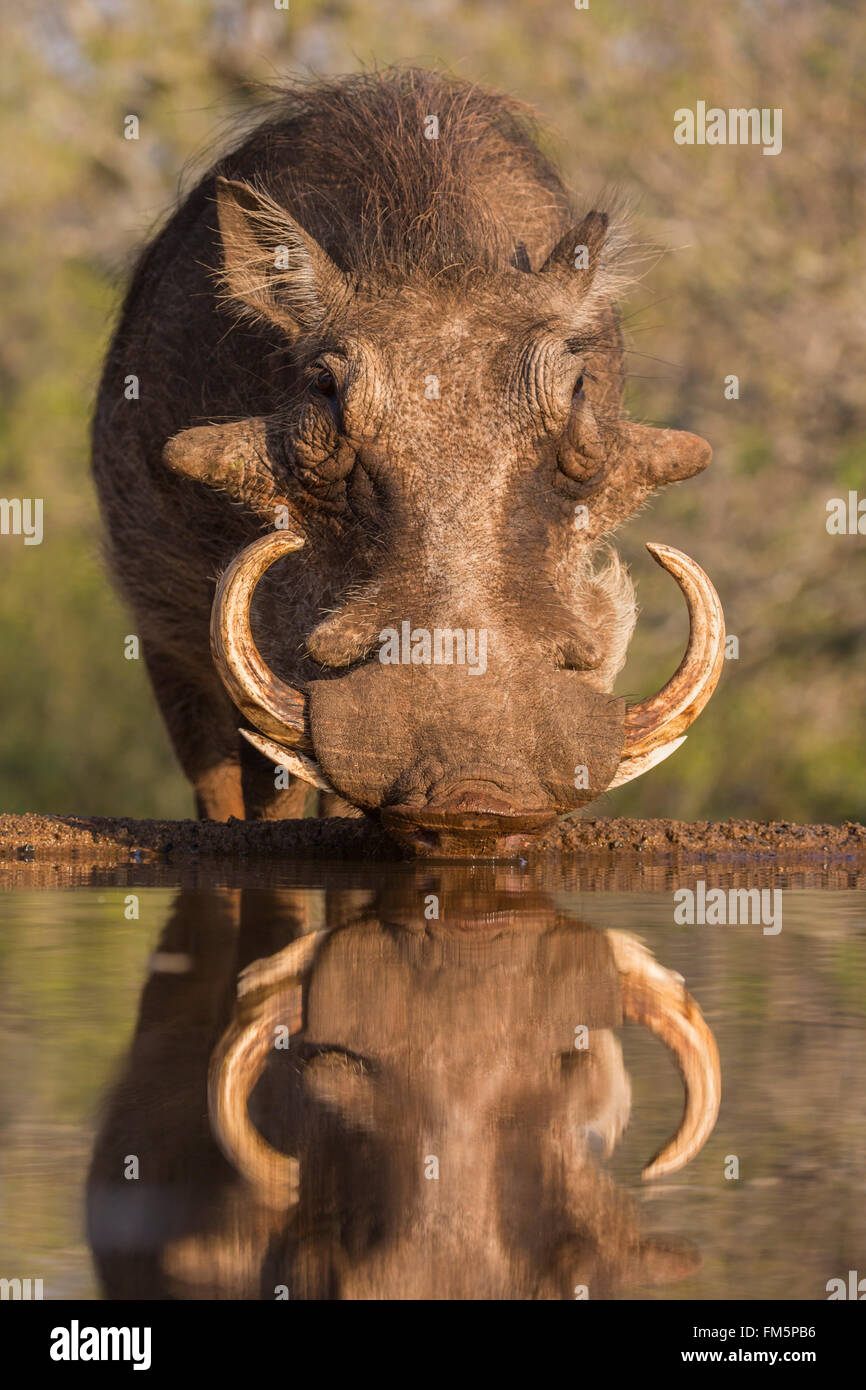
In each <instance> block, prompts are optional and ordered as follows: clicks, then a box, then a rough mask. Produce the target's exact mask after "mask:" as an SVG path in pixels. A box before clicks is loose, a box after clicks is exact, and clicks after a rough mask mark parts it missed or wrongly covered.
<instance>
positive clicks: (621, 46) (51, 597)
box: [0, 0, 866, 820]
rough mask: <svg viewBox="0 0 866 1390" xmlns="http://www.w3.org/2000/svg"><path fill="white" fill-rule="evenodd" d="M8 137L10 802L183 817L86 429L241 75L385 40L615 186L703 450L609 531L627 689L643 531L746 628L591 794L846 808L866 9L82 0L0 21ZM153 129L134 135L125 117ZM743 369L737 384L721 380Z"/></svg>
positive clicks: (861, 672) (654, 623) (849, 808)
mask: <svg viewBox="0 0 866 1390" xmlns="http://www.w3.org/2000/svg"><path fill="white" fill-rule="evenodd" d="M9 11H10V13H9V14H8V15H7V18H6V24H5V37H6V42H5V48H6V52H5V57H6V60H7V61H6V71H7V76H6V81H5V84H4V93H3V106H2V110H0V138H2V144H3V149H4V152H5V162H6V179H5V181H4V184H3V186H2V190H0V193H2V210H0V226H2V233H3V235H2V239H0V244H2V252H0V283H2V285H3V290H4V304H5V309H6V313H5V320H4V335H3V341H2V343H0V389H2V394H3V400H4V405H3V410H2V416H0V495H3V496H16V495H24V496H42V497H44V499H45V509H46V531H45V540H44V543H43V544H42V546H39V547H29V548H25V547H23V545H22V542H21V540H20V538H12V537H0V630H2V632H3V638H4V640H3V642H2V647H0V684H2V688H3V691H4V697H5V707H4V714H5V717H4V720H3V725H2V730H0V806H2V808H3V809H6V810H24V809H28V810H38V811H55V812H59V811H79V812H84V811H90V812H97V811H98V812H103V813H112V814H123V813H126V814H167V815H178V814H183V813H187V812H188V811H189V809H190V806H191V801H190V796H189V793H188V790H187V789H186V787H185V784H184V782H183V779H182V777H181V776H180V774H179V772H178V771H177V769H176V768H175V766H174V764H173V760H172V757H171V754H170V751H169V749H168V745H167V740H166V737H165V735H164V733H163V731H162V728H161V725H160V722H159V719H158V716H157V715H156V712H155V709H154V706H153V702H152V699H151V697H150V695H149V691H148V688H147V681H146V677H145V673H144V670H143V667H142V665H141V663H136V662H127V661H124V659H123V640H122V639H123V637H124V635H125V633H126V632H127V631H128V630H129V627H130V620H129V618H128V617H126V616H125V615H124V613H123V610H122V608H121V607H120V605H119V604H118V602H117V600H116V599H115V598H114V597H113V595H112V593H111V591H110V588H109V585H108V581H107V579H106V578H105V577H104V575H103V573H102V571H101V569H100V566H99V558H98V553H99V543H98V525H97V519H96V511H95V506H94V501H93V495H92V489H91V485H90V481H89V478H88V472H87V427H88V416H89V412H90V407H91V401H92V397H93V392H94V388H95V383H96V380H97V376H98V371H99V362H100V357H101V354H102V352H103V350H104V346H105V343H106V339H107V334H108V331H109V324H110V318H111V313H112V312H113V308H114V306H115V305H116V303H117V302H118V299H119V296H120V292H121V287H122V282H123V279H124V274H125V267H126V266H127V265H128V263H129V261H130V259H131V257H132V255H133V253H134V250H135V248H136V246H137V245H138V244H140V242H141V241H142V239H143V238H144V237H145V235H146V234H147V232H148V231H149V229H150V228H152V226H153V225H154V224H155V223H156V222H158V220H159V219H160V217H162V216H163V215H164V213H165V211H166V209H167V208H168V207H169V206H170V205H171V203H172V201H173V199H174V197H175V195H176V191H177V186H178V179H179V176H180V175H181V173H182V172H184V180H185V181H186V182H188V181H189V179H190V178H191V177H192V176H193V175H194V174H195V173H196V172H197V171H198V170H200V169H201V168H203V167H204V166H205V165H206V163H207V162H208V151H211V150H213V148H214V147H218V146H219V144H220V138H221V136H220V133H221V131H222V132H225V130H226V125H227V121H228V119H229V117H231V116H232V115H234V114H237V113H238V112H243V111H244V110H245V109H246V108H248V107H249V106H250V104H251V103H252V101H253V99H254V95H253V92H252V90H251V88H250V86H249V80H250V79H252V80H258V81H273V80H275V79H277V78H278V77H279V75H280V74H281V73H295V72H298V71H303V70H308V69H310V68H312V69H316V70H319V71H322V72H333V71H346V70H351V69H353V68H355V67H357V65H358V63H359V62H369V61H371V60H373V59H374V58H375V60H376V61H378V62H380V63H387V62H392V61H418V62H428V63H434V62H441V63H444V64H446V65H448V66H450V67H452V68H454V69H455V70H456V71H458V72H460V73H462V74H463V75H465V76H469V77H473V78H477V79H479V80H481V81H483V82H486V83H488V84H490V85H493V86H497V87H501V88H504V89H506V90H509V91H511V92H513V93H515V94H517V95H519V96H521V97H523V98H525V99H526V100H528V101H529V102H531V103H532V104H534V105H535V106H536V107H537V108H538V110H539V113H540V115H541V117H542V119H543V120H544V121H545V122H546V123H547V124H549V125H550V126H551V128H552V130H553V132H554V134H553V137H552V149H553V152H554V153H555V154H556V156H557V157H558V158H559V159H560V161H561V163H562V165H563V167H564V169H565V171H566V173H567V175H568V177H569V179H570V181H571V182H572V184H573V186H574V188H575V189H576V191H577V195H578V200H579V202H580V203H581V204H583V205H587V204H589V203H590V202H591V201H593V200H595V199H596V198H597V197H599V196H600V194H601V191H602V190H604V189H608V190H609V189H611V188H615V189H619V190H621V191H622V193H623V194H624V195H625V196H626V198H627V199H628V201H630V202H631V203H632V204H633V205H634V207H635V213H634V217H633V225H634V231H635V234H636V237H637V240H638V242H639V243H640V244H641V245H645V246H647V247H650V248H653V247H656V248H659V249H660V251H661V252H662V253H663V254H661V255H660V257H655V256H653V255H651V256H650V257H649V260H648V261H646V262H644V264H643V266H642V268H641V275H642V278H641V279H640V280H639V282H638V283H637V284H636V286H635V288H634V291H633V293H632V295H631V297H630V302H629V303H628V304H626V305H625V312H626V314H627V316H628V318H627V331H628V338H629V346H630V349H631V355H630V358H629V366H630V370H631V372H632V386H631V396H630V399H631V403H632V406H633V408H634V410H635V412H636V413H637V414H640V415H642V416H644V417H645V418H648V419H651V420H654V421H658V422H663V423H666V424H670V425H683V426H686V427H690V428H694V429H696V430H698V431H699V432H700V433H702V434H704V435H705V436H706V437H707V438H709V439H710V440H711V442H712V443H713V445H714V448H715V460H714V464H713V466H712V468H711V470H710V471H709V472H708V473H707V474H706V475H705V476H704V477H703V478H701V479H700V480H698V481H695V482H691V483H688V484H687V485H686V487H685V488H683V489H674V490H670V491H669V493H668V494H667V495H666V496H665V497H663V498H660V499H659V500H658V501H657V502H656V503H655V505H654V508H653V511H652V512H651V513H646V514H644V515H642V516H640V517H639V518H637V519H636V520H635V521H634V522H632V523H631V525H630V526H629V527H628V528H627V529H626V530H625V531H624V532H623V534H622V536H621V537H620V542H621V545H622V548H623V550H624V552H625V554H626V556H627V558H629V560H631V561H632V562H633V564H634V568H635V574H636V577H637V578H638V579H639V581H640V597H641V603H642V606H643V609H644V617H643V620H642V624H641V628H640V631H639V634H638V636H637V638H636V641H635V644H634V646H633V649H632V654H631V656H630V660H629V664H628V667H627V669H626V671H625V673H624V675H623V679H622V687H621V688H622V689H623V691H625V690H629V691H630V692H633V693H642V692H643V691H645V690H648V689H649V688H650V687H651V686H652V685H653V683H654V682H656V681H658V680H660V679H664V678H665V677H666V675H667V674H669V672H670V670H671V669H672V663H674V664H675V662H676V659H677V656H678V643H679V641H680V640H681V636H682V629H681V626H680V620H681V614H680V612H679V599H678V596H677V594H676V592H674V591H672V586H671V583H670V581H669V580H665V579H664V578H663V577H661V576H659V577H658V578H657V577H656V576H655V575H654V574H650V572H649V571H650V569H651V566H650V565H649V562H648V561H647V560H646V558H645V556H644V553H643V550H642V543H643V541H644V540H647V539H661V540H665V541H667V542H669V543H671V544H674V545H680V546H681V547H682V548H684V549H686V550H688V551H689V552H690V553H692V554H693V555H694V557H695V558H696V559H697V560H698V561H699V562H700V563H701V564H703V565H704V567H705V568H706V569H707V571H708V573H709V574H710V575H711V577H712V578H713V580H714V581H715V582H716V584H717V587H718V588H719V591H720V593H721V595H722V599H723V602H724V604H725V609H726V614H727V618H728V624H729V629H730V630H731V631H732V632H734V633H735V634H736V635H737V636H738V637H739V640H740V657H739V660H738V661H737V662H731V663H730V669H729V670H728V671H727V672H726V676H725V680H724V682H723V685H722V688H721V690H720V691H719V694H718V695H717V696H716V699H715V700H714V701H713V703H712V705H711V706H710V708H709V709H708V711H707V713H706V714H705V715H704V716H703V717H702V719H701V721H700V723H699V724H698V725H697V726H696V728H695V730H694V732H693V734H692V735H691V737H690V740H689V743H688V745H687V746H686V748H685V749H683V750H682V751H681V752H680V753H679V754H678V755H677V757H676V758H675V759H674V760H673V761H672V762H671V763H670V764H669V765H666V766H664V767H662V768H660V769H659V770H658V771H656V772H655V773H654V774H653V775H652V777H649V778H645V779H643V780H641V781H640V782H638V783H637V784H635V785H634V786H633V787H628V788H625V789H624V790H623V791H621V792H617V793H615V794H613V795H612V796H611V797H610V798H609V802H610V807H611V809H614V810H622V811H628V812H639V813H642V814H674V815H700V816H724V815H730V814H733V815H754V816H759V815H768V816H777V817H786V818H789V819H790V818H793V817H794V816H797V817H802V818H805V819H813V818H828V819H833V820H836V819H839V818H842V817H845V816H852V817H857V816H860V817H862V816H863V815H864V809H866V808H864V793H863V790H862V784H860V785H858V779H857V776H856V761H857V755H858V754H862V710H863V707H864V702H866V638H864V620H863V611H864V610H863V592H864V581H866V559H864V556H866V546H864V542H863V540H862V538H858V537H838V536H829V535H828V534H827V532H826V529H825V526H824V520H825V506H826V502H827V500H828V498H830V497H832V496H835V495H840V493H841V491H842V490H843V489H848V488H855V489H856V488H858V487H859V488H860V489H861V495H862V494H864V493H866V484H864V471H863V438H864V433H866V419H864V415H866V409H864V400H863V393H862V380H863V377H864V372H866V361H864V357H866V354H864V337H863V331H862V313H861V312H860V310H859V307H858V302H857V288H856V287H857V286H858V284H859V283H862V269H863V265H862V261H863V239H862V234H861V229H862V226H863V220H864V219H863V203H864V187H866V185H864V183H863V180H862V178H861V177H860V173H859V168H858V165H857V160H858V159H859V153H858V151H859V148H860V143H861V142H860V137H859V133H858V132H860V131H862V128H863V105H864V100H866V96H864V93H866V89H864V87H863V84H862V80H861V77H860V74H861V73H862V70H863V66H864V62H863V60H864V39H866V11H863V10H862V8H861V9H860V10H857V9H856V8H853V7H849V6H846V5H842V4H838V5H837V4H830V3H825V4H823V5H818V6H805V5H802V4H800V3H797V2H796V0H770V3H767V4H765V5H762V6H760V7H758V6H754V5H752V4H750V3H747V0H733V3H732V4H730V5H726V6H723V7H720V8H710V9H707V7H706V6H696V7H695V6H693V7H691V8H690V7H688V6H684V5H682V4H681V3H679V0H648V3H644V4H638V3H636V0H629V3H627V4H625V5H619V6H616V7H607V6H604V5H601V4H598V5H596V4H592V5H591V6H590V8H589V9H588V10H581V11H577V10H575V9H574V8H573V7H572V6H570V5H569V4H568V3H567V0H564V3H562V4H560V5H557V6H551V5H550V4H548V3H541V0H514V3H511V4H508V5H505V4H502V3H500V2H499V0H486V2H485V3H480V4H473V5H468V4H464V5H459V4H457V3H455V2H454V0H431V3H430V4H429V5H424V6H407V5H404V4H403V5H397V4H394V3H388V4H385V5H380V6H374V7H369V6H367V7H361V8H359V7H356V6H349V5H348V4H343V3H342V2H341V0H337V2H336V3H335V2H334V0H292V3H291V8H290V9H289V10H288V11H284V10H276V9H274V8H273V7H269V5H268V3H267V0H255V3H253V2H252V0H248V2H247V3H243V2H242V0H232V3H223V0H189V3H185V4H183V5H177V4H174V3H170V0H146V3H135V4H134V3H132V0H118V3H115V4H112V5H111V6H104V5H99V6H97V5H93V4H91V3H89V0H70V3H68V4H66V5H64V6H63V7H61V8H60V9H56V8H52V9H49V8H48V7H47V6H38V7H35V8H34V7H26V9H25V10H22V9H21V7H17V6H16V7H14V10H13V7H11V5H10V6H9ZM698 100H705V101H707V103H708V104H710V105H712V104H718V105H721V106H724V107H729V106H742V105H745V106H758V107H762V106H770V107H781V108H782V110H783V113H784V127H783V129H784V148H783V151H782V153H781V154H780V155H778V156H777V157H765V156H763V155H762V154H761V152H760V149H759V148H756V147H748V146H745V147H743V146H740V147H706V146H704V147H699V146H694V147H689V146H677V145H675V144H674V141H673V125H674V120H673V116H674V111H675V110H676V109H677V108H678V107H681V106H688V107H691V108H694V106H695V104H696V102H697V101H698ZM129 114H134V115H136V116H138V118H139V120H140V123H141V131H140V139H139V140H138V141H131V140H125V139H124V138H123V122H124V117H125V116H127V115H129ZM729 374H736V375H737V376H738V377H739V378H740V398H739V400H737V401H727V400H725V398H724V379H725V377H726V376H728V375H729Z"/></svg>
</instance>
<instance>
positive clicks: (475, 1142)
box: [176, 892, 720, 1299]
mask: <svg viewBox="0 0 866 1390" xmlns="http://www.w3.org/2000/svg"><path fill="white" fill-rule="evenodd" d="M508 897H509V895H507V894H506V895H503V900H502V903H501V905H500V906H497V904H496V903H495V902H493V901H491V900H490V899H488V900H487V901H486V902H485V911H484V913H483V914H479V911H478V908H477V906H473V904H472V902H471V898H470V896H469V895H466V901H465V903H463V904H461V900H460V895H459V894H453V893H451V892H449V893H448V896H447V901H448V905H449V909H448V920H447V922H443V923H441V924H437V923H436V922H431V921H427V920H425V918H424V917H423V915H422V913H421V912H420V910H418V909H417V908H416V909H413V910H409V909H407V906H406V902H405V897H404V901H403V902H402V903H399V902H397V901H396V895H394V898H395V900H394V901H392V902H391V903H390V904H388V905H385V908H386V913H387V920H382V919H381V918H380V917H378V916H374V915H372V914H371V915H369V916H368V917H367V918H366V919H360V920H358V921H356V922H354V923H353V924H352V925H351V926H350V927H348V928H346V929H344V930H337V931H334V932H331V933H330V934H329V933H328V932H319V933H313V934H312V935H310V936H307V937H302V938H300V939H299V940H297V941H296V942H294V943H293V944H292V945H291V946H289V947H288V948H287V949H286V950H284V951H283V952H281V953H280V954H279V955H277V956H273V957H271V958H269V959H266V960H261V961H257V962H255V964H254V965H253V966H252V967H250V968H249V969H248V970H247V972H246V973H245V975H244V976H243V977H242V984H241V992H240V998H239V1000H238V1007H237V1011H236V1014H235V1017H234V1019H233V1021H232V1024H231V1026H230V1027H229V1029H228V1030H227V1032H226V1033H225V1035H224V1036H223V1038H222V1040H221V1042H220V1044H219V1046H218V1047H217V1049H216V1051H215V1053H214V1055H213V1059H212V1063H211V1072H210V1100H209V1111H210V1118H211V1125H212V1130H213V1133H214V1136H215V1137H216V1139H217V1140H218V1142H219V1144H220V1145H221V1147H222V1149H223V1151H224V1153H225V1154H226V1156H227V1157H228V1158H229V1160H230V1161H231V1163H232V1164H233V1166H234V1167H235V1168H236V1169H237V1170H238V1171H239V1172H240V1173H241V1174H242V1175H243V1177H244V1178H245V1179H246V1181H247V1184H248V1189H247V1190H248V1191H249V1192H250V1194H251V1196H252V1197H253V1199H254V1201H255V1202H256V1203H257V1204H258V1206H259V1208H260V1209H261V1210H263V1211H270V1212H272V1213H273V1217H272V1218H271V1220H272V1224H274V1225H275V1226H276V1225H279V1226H280V1228H281V1229H282V1231H283V1232H284V1234H283V1236H282V1238H281V1240H278V1241H277V1242H275V1244H274V1245H273V1246H272V1251H271V1257H270V1258H271V1262H272V1264H271V1266H269V1268H268V1270H267V1271H266V1273H265V1276H264V1277H263V1279H262V1284H263V1286H264V1287H267V1286H268V1284H270V1285H271V1286H273V1284H274V1282H275V1281H285V1280H286V1279H288V1282H289V1284H290V1286H291V1289H292V1296H293V1297H300V1298H341V1299H358V1298H360V1299H382V1298H385V1299H388V1298H421V1299H426V1298H521V1297H523V1298H562V1297H571V1296H573V1293H572V1290H573V1289H574V1287H575V1285H577V1284H582V1285H585V1286H587V1287H588V1289H589V1290H590V1296H591V1297H593V1298H596V1297H604V1296H607V1295H608V1294H609V1293H610V1292H611V1291H612V1290H613V1289H615V1288H616V1287H618V1286H620V1285H622V1284H628V1283H632V1282H636V1283H652V1282H656V1281H663V1280H664V1279H668V1278H675V1277H678V1274H684V1273H687V1272H691V1271H693V1270H694V1268H695V1267H696V1264H697V1263H699V1261H697V1260H696V1259H695V1257H694V1252H691V1254H689V1253H688V1252H686V1251H682V1250H677V1249H676V1248H675V1247H666V1246H665V1244H664V1243H662V1244H659V1243H658V1242H656V1241H654V1240H652V1239H650V1240H647V1239H646V1238H644V1237H643V1236H642V1234H641V1231H640V1223H639V1219H638V1216H637V1212H636V1210H635V1209H634V1205H633V1203H632V1202H631V1201H630V1199H629V1198H628V1196H627V1195H626V1193H624V1192H623V1191H621V1190H620V1189H619V1188H618V1186H617V1185H616V1184H615V1183H613V1182H612V1181H611V1179H610V1178H609V1177H608V1176H607V1175H606V1174H605V1173H604V1172H603V1171H601V1170H599V1168H598V1166H597V1163H596V1161H595V1157H594V1152H595V1153H598V1152H599V1151H604V1152H606V1153H610V1152H611V1150H612V1149H613V1148H614V1146H615V1144H616V1141H617V1139H618V1138H619V1136H620V1134H621V1132H622V1130H623V1129H624V1128H625V1126H626V1124H627V1123H628V1118H629V1112H630V1107H631V1087H630V1083H629V1079H628V1075H627V1073H626V1070H625V1067H624V1065H623V1059H622V1053H621V1050H620V1046H619V1042H618V1041H617V1039H616V1036H615V1034H614V1032H613V1031H612V1030H613V1029H614V1028H615V1027H616V1026H617V1025H618V1024H619V1023H620V1022H621V1021H622V1020H623V1019H626V1020H633V1021H636V1022H639V1023H641V1024H643V1025H646V1026H648V1027H649V1028H650V1029H652V1030H653V1032H655V1033H656V1035H657V1036H659V1037H660V1038H661V1039H662V1040H663V1041H664V1042H665V1043H666V1044H667V1045H668V1047H669V1048H671V1050H672V1052H673V1055H674V1057H675V1059H676V1061H677V1063H678V1065H679V1067H680V1070H681V1072H682V1074H683V1077H684V1079H685V1083H686V1108H685V1114H684V1118H683V1121H682V1123H681V1125H680V1128H679V1130H678V1131H677V1134H676V1135H675V1137H674V1138H673V1139H671V1140H670V1141H669V1142H668V1143H667V1144H666V1145H665V1146H664V1147H663V1149H662V1151H661V1152H660V1153H659V1154H658V1156H657V1157H656V1158H655V1160H654V1161H653V1162H652V1163H651V1164H650V1165H648V1167H647V1168H646V1170H645V1172H644V1177H645V1178H656V1177H659V1176H661V1175H663V1174H668V1173H672V1172H675V1171H677V1170H678V1169H681V1168H682V1167H683V1166H684V1165H685V1164H686V1163H687V1162H688V1160H689V1159H690V1158H693V1157H694V1156H695V1155H696V1154H697V1153H698V1152H699V1150H700V1149H701V1147H702V1145H703V1143H704V1142H705V1140H706V1138H707V1136H708V1134H709V1133H710V1131H711V1130H712V1127H713V1124H714V1122H715V1118H716V1114H717V1111H718V1105H719V1095H720V1073H719V1062H718V1053H717V1051H716V1046H715V1042H714V1039H713V1036H712V1033H711V1032H710V1030H709V1028H708V1027H707V1025H706V1023H705V1022H704V1020H703V1018H702V1016H701V1013H700V1010H699V1008H698V1007H697V1005H696V1004H695V1002H694V1000H693V999H692V998H691V997H690V996H689V995H688V994H687V992H686V991H685V989H684V987H683V983H682V980H681V978H680V977H679V976H676V975H674V974H672V973H671V972H670V971H668V970H665V969H664V968H663V967H662V966H660V965H659V964H658V963H657V962H656V961H655V960H654V959H653V958H652V956H651V955H650V954H649V952H647V951H646V950H645V948H644V947H642V946H641V945H640V943H639V942H638V941H637V940H636V939H635V938H633V937H631V936H628V935H627V934H625V933H620V932H608V933H601V932H597V931H594V930H592V929H589V928H586V927H583V926H582V925H581V924H579V923H576V922H574V921H573V920H572V919H570V918H568V917H567V916H565V915H564V914H557V913H556V912H555V910H553V909H552V907H551V905H550V903H549V902H548V901H546V899H545V895H542V894H537V895H535V898H534V899H533V897H532V895H525V894H524V895H523V897H524V900H523V901H521V903H520V906H519V909H518V908H517V907H516V906H515V903H514V895H511V910H509V902H508ZM382 906H383V904H379V905H378V907H377V911H381V909H382ZM512 919H513V920H512ZM371 986H375V1004H374V1005H373V1006H372V1007H371V1004H370V999H371V998H373V997H374V995H373V993H371ZM576 1025H577V1026H576ZM578 1031H582V1032H583V1033H584V1034H585V1038H584V1040H583V1041H582V1042H581V1044H580V1046H578V1040H577V1039H576V1037H575V1034H576V1032H578ZM290 1032H291V1033H292V1034H293V1036H292V1039H291V1046H290V1047H289V1048H288V1049H286V1050H283V1051H282V1052H275V1047H274V1039H275V1037H277V1036H279V1034H281V1033H282V1034H287V1033H290ZM280 1046H281V1047H283V1048H285V1043H281V1044H280ZM254 1093H255V1094H254ZM265 1136H267V1138H266V1137H265ZM286 1145H288V1146H289V1148H290V1149H291V1150H292V1152H290V1153H287V1152H286V1151H285V1146H286ZM185 1249H186V1253H187V1257H188V1261H189V1260H191V1261H192V1264H191V1267H192V1268H193V1269H194V1270H197V1271H199V1273H200V1271H201V1260H200V1252H199V1251H198V1247H195V1249H193V1250H192V1251H190V1250H189V1249H188V1247H185ZM178 1258H179V1257H178ZM177 1262H178V1261H177V1260H176V1263H177Z"/></svg>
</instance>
